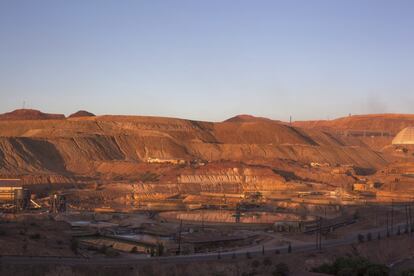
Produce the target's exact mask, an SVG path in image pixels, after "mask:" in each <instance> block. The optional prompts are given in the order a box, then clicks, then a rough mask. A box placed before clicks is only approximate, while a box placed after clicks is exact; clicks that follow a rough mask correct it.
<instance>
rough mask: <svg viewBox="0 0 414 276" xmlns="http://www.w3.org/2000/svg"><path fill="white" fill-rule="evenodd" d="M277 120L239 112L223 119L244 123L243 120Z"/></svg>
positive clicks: (229, 121)
mask: <svg viewBox="0 0 414 276" xmlns="http://www.w3.org/2000/svg"><path fill="white" fill-rule="evenodd" d="M263 121H264V122H279V121H275V120H271V119H269V118H264V117H256V116H253V115H248V114H241V115H237V116H234V117H232V118H230V119H227V120H225V121H224V122H227V123H245V122H263Z"/></svg>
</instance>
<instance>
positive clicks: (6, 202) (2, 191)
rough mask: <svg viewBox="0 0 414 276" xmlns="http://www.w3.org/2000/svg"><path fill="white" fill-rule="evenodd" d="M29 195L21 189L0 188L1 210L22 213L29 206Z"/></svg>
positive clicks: (25, 190) (27, 191)
mask: <svg viewBox="0 0 414 276" xmlns="http://www.w3.org/2000/svg"><path fill="white" fill-rule="evenodd" d="M30 196H31V193H30V190H29V189H26V188H23V187H12V186H4V187H0V204H1V207H2V209H7V210H14V211H23V210H27V209H29V208H30V206H31V199H30Z"/></svg>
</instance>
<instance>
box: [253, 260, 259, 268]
mask: <svg viewBox="0 0 414 276" xmlns="http://www.w3.org/2000/svg"><path fill="white" fill-rule="evenodd" d="M259 266H260V262H259V261H258V260H254V261H253V262H252V267H253V268H258V267H259Z"/></svg>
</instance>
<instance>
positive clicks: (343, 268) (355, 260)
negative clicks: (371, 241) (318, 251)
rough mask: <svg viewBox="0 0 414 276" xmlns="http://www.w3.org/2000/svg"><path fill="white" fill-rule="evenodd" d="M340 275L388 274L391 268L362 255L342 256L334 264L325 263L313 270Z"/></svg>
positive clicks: (383, 275) (376, 275)
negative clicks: (372, 261)
mask: <svg viewBox="0 0 414 276" xmlns="http://www.w3.org/2000/svg"><path fill="white" fill-rule="evenodd" d="M312 271H313V272H317V273H325V274H330V275H338V276H353V275H361V276H386V275H388V274H389V269H388V268H387V267H386V266H385V265H379V264H374V263H371V262H370V261H369V260H367V259H365V258H362V257H340V258H337V259H336V260H335V261H334V262H333V263H332V264H323V265H321V266H319V267H317V268H315V269H313V270H312Z"/></svg>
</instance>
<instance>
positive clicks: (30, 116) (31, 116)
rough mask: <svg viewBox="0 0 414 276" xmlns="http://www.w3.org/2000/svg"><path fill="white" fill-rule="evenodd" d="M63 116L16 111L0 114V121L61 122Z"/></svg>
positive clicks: (33, 110) (37, 111) (29, 110)
mask: <svg viewBox="0 0 414 276" xmlns="http://www.w3.org/2000/svg"><path fill="white" fill-rule="evenodd" d="M61 119H65V115H63V114H49V113H43V112H41V111H39V110H35V109H16V110H14V111H12V112H8V113H4V114H0V120H61Z"/></svg>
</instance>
